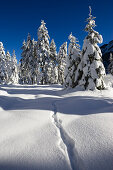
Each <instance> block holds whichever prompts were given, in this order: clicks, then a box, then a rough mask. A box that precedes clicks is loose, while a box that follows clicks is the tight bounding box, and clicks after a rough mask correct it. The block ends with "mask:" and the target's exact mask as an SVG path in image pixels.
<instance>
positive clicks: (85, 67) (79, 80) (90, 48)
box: [75, 7, 105, 90]
mask: <svg viewBox="0 0 113 170" xmlns="http://www.w3.org/2000/svg"><path fill="white" fill-rule="evenodd" d="M89 9H90V13H89V18H88V19H87V22H88V23H87V25H86V27H85V31H87V32H88V35H87V36H86V38H85V40H84V44H83V49H82V57H81V62H80V64H79V66H78V69H77V72H76V75H75V80H76V85H77V84H78V85H80V86H83V87H84V88H85V89H89V90H94V89H98V90H102V89H105V83H104V80H103V77H104V75H105V68H104V65H103V63H102V53H101V50H100V48H99V46H98V45H97V43H102V41H103V39H102V36H101V35H99V33H98V32H96V31H95V30H94V29H93V28H94V27H95V26H96V25H95V20H94V19H95V17H93V16H92V14H91V7H89Z"/></svg>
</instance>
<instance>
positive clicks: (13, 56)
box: [11, 50, 18, 84]
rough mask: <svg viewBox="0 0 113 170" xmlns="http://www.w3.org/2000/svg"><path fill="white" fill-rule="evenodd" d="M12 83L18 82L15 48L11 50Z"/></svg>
mask: <svg viewBox="0 0 113 170" xmlns="http://www.w3.org/2000/svg"><path fill="white" fill-rule="evenodd" d="M11 77H12V83H13V84H17V83H18V65H17V59H16V55H15V50H13V54H12V76H11Z"/></svg>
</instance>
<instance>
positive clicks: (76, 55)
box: [65, 33, 81, 88]
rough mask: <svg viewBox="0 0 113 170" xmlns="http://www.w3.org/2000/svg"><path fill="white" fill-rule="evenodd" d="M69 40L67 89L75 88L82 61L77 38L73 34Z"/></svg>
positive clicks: (66, 71)
mask: <svg viewBox="0 0 113 170" xmlns="http://www.w3.org/2000/svg"><path fill="white" fill-rule="evenodd" d="M68 38H69V40H70V44H69V47H68V55H67V58H66V69H65V87H72V88H73V87H75V73H76V70H77V67H78V64H79V63H80V60H81V53H80V46H79V44H77V42H78V41H77V39H76V37H74V36H73V35H72V33H71V34H70V35H69V37H68Z"/></svg>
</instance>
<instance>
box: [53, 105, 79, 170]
mask: <svg viewBox="0 0 113 170" xmlns="http://www.w3.org/2000/svg"><path fill="white" fill-rule="evenodd" d="M52 106H53V112H54V113H53V115H52V122H53V124H54V125H55V126H56V128H57V133H58V136H59V143H58V144H59V147H60V149H61V150H62V152H63V154H64V155H65V157H66V158H67V161H68V164H69V165H70V167H71V170H77V169H78V168H77V153H75V152H76V151H75V142H74V140H73V139H72V138H71V137H70V136H69V135H68V134H67V132H66V131H65V130H64V128H63V127H62V121H61V120H60V119H58V117H57V107H56V104H55V102H53V103H52Z"/></svg>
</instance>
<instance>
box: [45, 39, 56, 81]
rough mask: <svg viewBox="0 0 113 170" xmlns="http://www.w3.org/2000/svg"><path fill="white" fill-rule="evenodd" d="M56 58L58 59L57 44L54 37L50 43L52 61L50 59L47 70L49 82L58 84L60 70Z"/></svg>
mask: <svg viewBox="0 0 113 170" xmlns="http://www.w3.org/2000/svg"><path fill="white" fill-rule="evenodd" d="M56 60H57V52H56V45H55V42H54V40H53V39H52V41H51V43H50V61H49V67H48V71H47V75H48V83H49V84H56V83H57V82H58V79H57V78H58V75H57V74H58V71H57V67H56Z"/></svg>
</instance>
